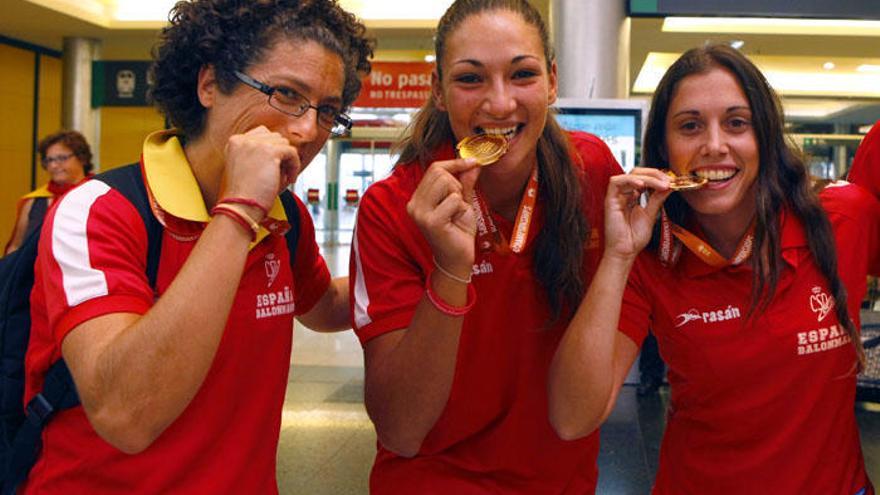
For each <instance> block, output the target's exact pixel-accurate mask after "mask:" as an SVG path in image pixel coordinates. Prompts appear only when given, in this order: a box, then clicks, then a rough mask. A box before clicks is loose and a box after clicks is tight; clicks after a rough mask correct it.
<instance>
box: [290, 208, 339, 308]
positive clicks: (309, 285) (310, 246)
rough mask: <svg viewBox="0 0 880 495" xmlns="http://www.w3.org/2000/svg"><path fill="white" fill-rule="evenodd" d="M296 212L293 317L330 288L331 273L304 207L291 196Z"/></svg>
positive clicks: (311, 304)
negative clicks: (297, 217)
mask: <svg viewBox="0 0 880 495" xmlns="http://www.w3.org/2000/svg"><path fill="white" fill-rule="evenodd" d="M294 199H295V200H296V206H297V208H298V209H299V238H298V239H297V246H296V255H295V256H294V260H293V267H292V270H293V280H294V284H293V285H294V288H293V297H294V301H295V302H296V315H297V316H299V315H302V314H305V313H308V312H309V310H311V309H312V308H313V307H315V304H317V302H318V301H319V300H320V299H321V297H322V296H323V295H324V293H325V292H327V287H328V286H329V285H330V270H329V269H328V268H327V262H326V261H325V260H324V257H323V256H322V255H321V252H320V249H319V248H318V243H317V242H316V241H315V224H314V222H312V216H311V215H310V214H309V211H308V209H307V208H306V206H305V204H304V203H303V202H302V201H301V200H300V199H299V198H298V197H296V196H295V195H294Z"/></svg>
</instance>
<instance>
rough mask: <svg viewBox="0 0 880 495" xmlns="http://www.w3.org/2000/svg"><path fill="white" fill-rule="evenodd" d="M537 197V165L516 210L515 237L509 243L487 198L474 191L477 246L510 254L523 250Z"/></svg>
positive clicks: (483, 249) (482, 249) (484, 250)
mask: <svg viewBox="0 0 880 495" xmlns="http://www.w3.org/2000/svg"><path fill="white" fill-rule="evenodd" d="M537 198H538V167H537V166H536V167H535V168H534V169H533V170H532V176H531V177H530V178H529V183H528V185H526V190H525V191H523V197H522V200H521V201H520V203H519V210H517V212H516V222H515V223H514V224H513V237H512V240H511V242H510V244H509V245H508V243H507V240H506V239H504V234H502V233H501V231H500V230H498V227H497V226H496V225H495V222H494V221H493V220H492V215H491V214H490V212H489V206H488V205H487V204H486V200H484V199H483V197H482V196H481V195H480V193H479V191H474V199H473V202H474V209H475V210H476V212H477V248H478V249H480V250H481V251H483V252H488V251H495V252H497V253H498V254H508V253H509V252H511V251H513V252H514V253H520V252H522V250H523V249H524V248H525V246H526V240H527V239H528V237H529V227H530V226H531V224H532V217H533V214H534V212H535V202H536V201H537Z"/></svg>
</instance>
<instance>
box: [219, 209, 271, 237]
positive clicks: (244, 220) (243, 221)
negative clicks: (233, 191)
mask: <svg viewBox="0 0 880 495" xmlns="http://www.w3.org/2000/svg"><path fill="white" fill-rule="evenodd" d="M211 215H224V216H227V217H229V218H231V219H233V220H235V221H236V222H237V223H238V224H239V225H241V226H242V227H244V229H245V230H247V231H248V232H249V233H250V234H251V241H255V240H256V239H257V232H259V231H260V224H258V223H257V222H256V221H254V219H253V218H251V217H250V216H249V215H248V214H247V213H245V212H244V210H243V209H242V208H240V207H237V206H234V205H231V204H218V205H216V206H214V208H211Z"/></svg>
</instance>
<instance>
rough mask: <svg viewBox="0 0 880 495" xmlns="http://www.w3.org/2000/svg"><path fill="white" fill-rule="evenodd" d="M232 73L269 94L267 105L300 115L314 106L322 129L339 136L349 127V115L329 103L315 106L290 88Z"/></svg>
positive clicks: (240, 79) (350, 122) (243, 74)
mask: <svg viewBox="0 0 880 495" xmlns="http://www.w3.org/2000/svg"><path fill="white" fill-rule="evenodd" d="M233 73H234V74H235V77H236V78H238V80H239V81H241V82H243V83H244V84H247V85H248V86H250V87H252V88H254V89H256V90H257V91H259V92H261V93H264V94H266V95H269V106H270V107H272V108H274V109H275V110H278V111H279V112H281V113H285V114H287V115H292V116H294V117H302V116H303V115H304V114H305V113H306V112H308V111H309V109H310V108H314V109H315V111H316V112H318V125H319V126H320V127H321V128H322V129H324V130H327V131H330V133H331V134H333V135H334V136H341V135H343V134H345V133H346V132H348V130H349V129H351V124H352V121H351V117H349V116H348V115H345V114H344V113H342V112H340V111H339V110H338V109H336V108H335V107H333V106H331V105H320V106H315V105H312V102H310V101H309V100H308V98H306V97H305V96H303V95H301V94H299V93H297V92H296V91H294V90H292V89H290V88H285V87H279V86H269V85H268V84H266V83H262V82H260V81H257V80H256V79H254V78H252V77H251V76H249V75H247V74H245V73H243V72H239V71H234V72H233Z"/></svg>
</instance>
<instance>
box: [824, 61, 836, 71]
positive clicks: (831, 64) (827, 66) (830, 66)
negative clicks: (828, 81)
mask: <svg viewBox="0 0 880 495" xmlns="http://www.w3.org/2000/svg"><path fill="white" fill-rule="evenodd" d="M834 67H836V66H835V65H834V62H825V63H824V64H822V68H823V69H825V70H832V69H834Z"/></svg>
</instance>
